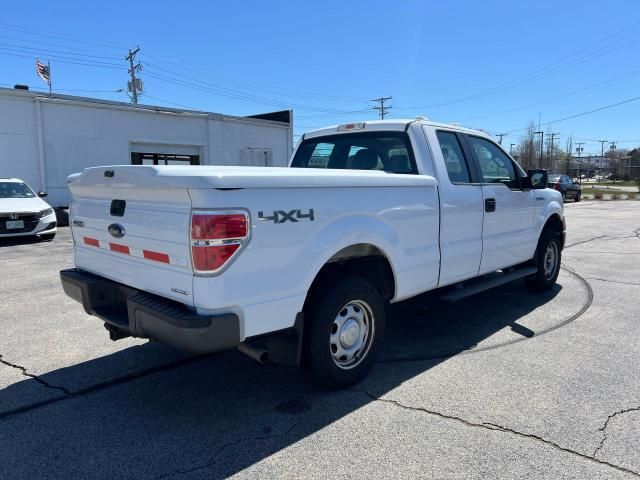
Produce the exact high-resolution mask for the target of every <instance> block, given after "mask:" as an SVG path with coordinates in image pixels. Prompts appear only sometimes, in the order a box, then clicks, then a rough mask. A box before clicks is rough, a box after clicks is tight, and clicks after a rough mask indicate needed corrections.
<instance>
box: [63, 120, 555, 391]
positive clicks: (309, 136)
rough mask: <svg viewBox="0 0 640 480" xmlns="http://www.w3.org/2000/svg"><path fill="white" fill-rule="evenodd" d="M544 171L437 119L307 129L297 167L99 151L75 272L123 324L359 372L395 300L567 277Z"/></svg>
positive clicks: (81, 191) (111, 322)
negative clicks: (125, 161)
mask: <svg viewBox="0 0 640 480" xmlns="http://www.w3.org/2000/svg"><path fill="white" fill-rule="evenodd" d="M546 182H547V180H546V172H544V171H542V170H535V171H529V172H524V171H523V170H522V169H521V168H520V166H519V165H518V164H517V163H516V162H515V161H514V160H513V159H512V158H511V157H510V156H509V155H508V154H507V153H505V151H504V150H503V149H502V148H501V147H500V145H498V144H497V143H495V142H494V141H493V139H492V138H491V137H490V136H489V135H487V134H485V133H482V132H479V131H474V130H469V129H466V128H461V127H459V126H454V125H447V124H438V123H434V122H431V121H428V120H425V119H416V120H382V121H372V122H361V123H351V124H345V125H340V126H336V127H329V128H324V129H320V130H316V131H312V132H309V133H306V134H305V135H304V136H303V138H302V139H301V141H300V142H299V144H298V146H297V148H296V150H295V152H294V154H293V157H292V159H291V163H290V167H289V168H268V167H215V166H201V167H193V166H185V167H181V166H165V167H157V166H107V167H96V168H89V169H86V170H85V171H84V172H82V173H81V174H75V175H72V176H71V177H69V180H68V185H69V188H70V190H71V193H72V197H73V201H72V204H71V207H70V220H71V226H72V234H73V241H74V254H75V266H76V268H74V269H71V270H64V271H62V272H61V279H62V285H63V287H64V291H65V292H66V293H67V295H69V296H70V297H72V298H74V299H75V300H77V301H78V302H80V303H82V305H83V307H84V310H85V311H86V312H87V313H88V314H90V315H94V316H96V317H98V318H100V319H101V320H102V321H104V322H105V327H106V328H107V330H108V331H109V333H110V336H111V339H113V340H117V339H119V338H123V337H126V336H135V337H141V338H149V339H152V340H156V341H160V342H164V343H166V344H169V345H171V346H173V347H176V348H179V349H183V350H187V351H190V352H195V353H209V352H216V351H222V350H227V349H233V348H239V349H240V350H241V351H243V352H245V353H247V354H249V355H251V356H252V357H254V358H256V359H259V360H261V361H266V360H267V359H268V360H270V361H274V362H277V363H282V364H288V365H290V364H294V365H302V366H306V367H307V368H308V370H309V371H310V372H311V373H312V374H313V376H314V377H315V378H316V380H319V381H320V382H321V383H324V384H325V385H328V386H332V387H341V386H346V385H350V384H352V383H354V382H357V381H358V380H360V379H361V378H362V377H363V376H364V375H365V374H366V373H367V372H368V371H369V369H370V368H371V367H372V365H373V363H374V362H375V360H376V356H377V355H378V353H379V351H380V349H381V345H382V341H383V337H384V331H385V321H386V320H385V306H386V304H387V303H389V302H398V301H401V300H404V299H408V298H410V297H413V296H415V295H418V294H421V293H423V292H427V291H431V290H437V293H438V294H441V297H442V298H443V299H445V300H456V299H458V298H461V297H462V296H465V295H468V294H472V293H476V292H478V291H481V290H483V289H487V288H490V287H494V286H497V285H499V284H502V283H505V282H508V281H512V280H515V279H518V278H522V279H524V281H525V283H526V285H527V286H529V287H530V289H531V290H532V291H536V290H537V291H540V290H546V289H549V288H551V287H552V286H553V285H554V283H555V282H556V279H557V276H558V272H559V268H560V255H561V251H562V248H563V245H564V238H565V222H564V215H563V203H562V198H561V195H560V193H559V192H557V191H555V190H552V189H547V188H546Z"/></svg>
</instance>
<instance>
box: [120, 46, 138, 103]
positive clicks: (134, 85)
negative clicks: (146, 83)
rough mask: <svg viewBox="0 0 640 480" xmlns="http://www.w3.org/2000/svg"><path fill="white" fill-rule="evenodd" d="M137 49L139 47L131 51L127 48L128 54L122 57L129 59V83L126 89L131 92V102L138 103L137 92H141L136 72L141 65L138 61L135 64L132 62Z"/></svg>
mask: <svg viewBox="0 0 640 480" xmlns="http://www.w3.org/2000/svg"><path fill="white" fill-rule="evenodd" d="M139 51H140V47H136V49H135V50H134V51H133V52H132V51H131V50H129V55H127V56H126V57H124V59H125V60H129V75H131V83H130V84H129V85H128V91H130V92H131V102H132V103H138V92H142V81H141V80H140V79H139V78H136V72H139V71H140V70H142V65H140V62H138V63H137V64H136V65H134V64H133V61H134V60H135V58H136V54H137V53H138V52H139Z"/></svg>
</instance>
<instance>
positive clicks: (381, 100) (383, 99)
mask: <svg viewBox="0 0 640 480" xmlns="http://www.w3.org/2000/svg"><path fill="white" fill-rule="evenodd" d="M392 98H393V97H380V98H374V99H372V100H371V101H372V102H378V103H379V104H380V105H379V106H377V107H371V109H372V110H378V116H379V117H380V119H381V120H384V116H385V115H386V114H387V113H388V112H389V109H391V108H393V107H389V106H387V107H385V106H384V102H386V101H387V100H391V99H392Z"/></svg>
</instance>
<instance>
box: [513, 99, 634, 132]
mask: <svg viewBox="0 0 640 480" xmlns="http://www.w3.org/2000/svg"><path fill="white" fill-rule="evenodd" d="M637 100H640V97H633V98H628V99H626V100H622V101H621V102H617V103H612V104H610V105H605V106H603V107H598V108H594V109H593V110H589V111H586V112H581V113H576V114H575V115H570V116H568V117H564V118H559V119H557V120H552V121H550V122H546V123H542V124H540V126H541V127H546V126H547V125H552V124H554V123H559V122H564V121H565V120H571V119H572V118H578V117H583V116H585V115H590V114H592V113H595V112H600V111H602V110H607V109H609V108H613V107H617V106H619V105H624V104H625V103H631V102H635V101H637ZM528 128H529V127H525V128H518V129H516V130H511V132H509V133H514V132H521V131H523V130H527V129H528Z"/></svg>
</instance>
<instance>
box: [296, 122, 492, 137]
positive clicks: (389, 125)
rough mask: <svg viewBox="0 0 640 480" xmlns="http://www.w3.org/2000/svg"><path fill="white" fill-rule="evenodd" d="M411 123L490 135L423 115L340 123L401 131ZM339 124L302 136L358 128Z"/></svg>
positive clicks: (341, 131)
mask: <svg viewBox="0 0 640 480" xmlns="http://www.w3.org/2000/svg"><path fill="white" fill-rule="evenodd" d="M411 123H419V124H421V125H429V126H431V127H440V128H446V129H448V130H457V131H460V132H465V133H472V134H474V135H480V136H483V137H489V138H490V137H491V135H490V134H489V133H487V132H483V131H482V130H474V129H471V128H467V127H462V126H460V125H456V124H453V123H441V122H434V121H432V120H429V119H426V118H424V117H417V118H408V119H395V118H394V119H392V120H368V121H364V122H363V121H361V122H348V123H344V124H341V125H358V124H364V125H365V127H364V130H365V131H372V130H373V131H375V130H398V131H403V130H405V129H406V128H407V126H408V125H409V124H411ZM341 125H331V126H328V127H323V128H319V129H316V130H310V131H308V132H306V133H305V134H304V136H303V138H314V137H321V136H325V135H333V134H336V133H340V134H341V133H349V132H353V131H359V130H360V129H350V130H339V127H340V126H341Z"/></svg>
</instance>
